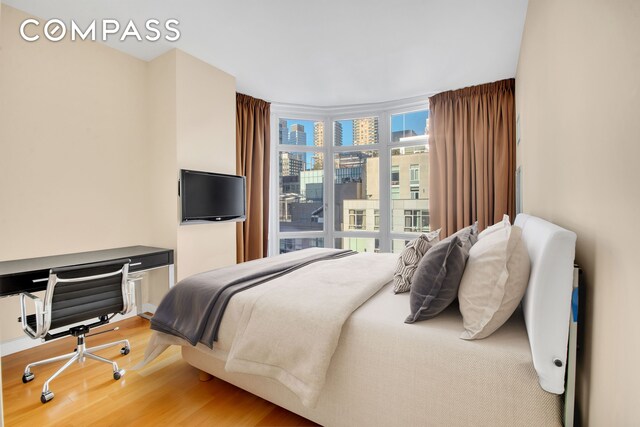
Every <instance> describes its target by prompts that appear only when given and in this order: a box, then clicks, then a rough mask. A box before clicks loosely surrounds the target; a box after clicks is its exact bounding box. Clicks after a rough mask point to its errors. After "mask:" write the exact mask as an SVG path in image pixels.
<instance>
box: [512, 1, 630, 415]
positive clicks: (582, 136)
mask: <svg viewBox="0 0 640 427" xmlns="http://www.w3.org/2000/svg"><path fill="white" fill-rule="evenodd" d="M516 84H517V86H516V107H517V108H516V109H517V114H519V116H520V128H521V135H522V137H521V143H520V145H519V147H518V151H519V152H518V161H519V163H520V164H521V165H522V174H523V190H524V192H523V203H524V210H525V211H526V212H529V213H531V214H534V215H539V216H541V217H543V218H546V219H549V220H551V221H553V222H556V223H558V224H560V225H562V226H564V227H566V228H569V229H571V230H574V231H575V232H576V233H577V234H578V244H577V255H576V257H577V261H578V262H579V263H580V264H581V266H582V268H583V269H584V272H585V275H586V288H587V303H586V323H585V324H584V325H581V327H582V328H584V329H583V330H584V332H585V337H584V338H585V340H584V343H583V346H582V348H581V353H580V356H579V357H580V358H581V360H580V362H579V363H578V405H579V407H580V413H581V417H582V421H583V424H584V425H593V426H631V425H638V423H640V405H638V392H637V387H638V384H640V364H639V363H638V361H639V360H640V328H638V324H637V321H636V317H637V306H638V301H640V286H639V285H638V273H637V265H638V256H637V242H638V240H639V238H640V232H639V231H638V226H637V222H638V216H639V214H640V186H639V185H638V184H639V183H640V168H639V167H638V166H637V164H638V159H640V141H639V138H640V119H639V118H640V2H637V1H635V0H627V1H616V2H613V1H607V0H589V1H581V0H561V1H557V0H556V1H554V0H531V1H530V2H529V8H528V12H527V19H526V25H525V31H524V36H523V40H522V47H521V51H520V60H519V63H518V71H517V78H516Z"/></svg>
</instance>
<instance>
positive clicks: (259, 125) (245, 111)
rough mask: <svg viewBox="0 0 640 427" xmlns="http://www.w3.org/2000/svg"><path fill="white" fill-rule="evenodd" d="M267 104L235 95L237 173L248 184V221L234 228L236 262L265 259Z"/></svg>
mask: <svg viewBox="0 0 640 427" xmlns="http://www.w3.org/2000/svg"><path fill="white" fill-rule="evenodd" d="M270 135H271V134H270V104H269V103H268V102H266V101H263V100H261V99H257V98H253V97H251V96H248V95H243V94H241V93H237V94H236V173H237V174H238V175H243V176H245V177H246V180H247V219H246V220H245V221H244V222H239V223H238V224H237V228H236V242H237V244H236V258H237V262H239V263H240V262H244V261H250V260H252V259H258V258H263V257H265V256H267V245H268V236H269V144H270Z"/></svg>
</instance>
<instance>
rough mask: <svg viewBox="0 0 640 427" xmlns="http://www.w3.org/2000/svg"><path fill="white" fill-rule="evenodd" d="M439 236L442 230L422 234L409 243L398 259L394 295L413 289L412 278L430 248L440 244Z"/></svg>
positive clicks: (394, 277) (394, 279) (394, 278)
mask: <svg viewBox="0 0 640 427" xmlns="http://www.w3.org/2000/svg"><path fill="white" fill-rule="evenodd" d="M439 235H440V230H436V231H432V232H430V233H428V234H422V235H420V236H419V237H418V238H416V239H414V240H412V241H410V242H409V243H407V246H405V248H404V249H403V250H402V253H401V254H400V257H399V258H398V263H397V264H396V271H395V273H394V275H393V292H394V293H396V294H398V293H401V292H409V289H411V278H412V277H413V273H414V272H415V271H416V267H417V266H418V263H419V262H420V260H421V259H422V257H423V256H424V254H426V253H427V251H428V250H429V248H431V247H432V246H433V245H435V244H436V243H438V241H439V240H440V239H439Z"/></svg>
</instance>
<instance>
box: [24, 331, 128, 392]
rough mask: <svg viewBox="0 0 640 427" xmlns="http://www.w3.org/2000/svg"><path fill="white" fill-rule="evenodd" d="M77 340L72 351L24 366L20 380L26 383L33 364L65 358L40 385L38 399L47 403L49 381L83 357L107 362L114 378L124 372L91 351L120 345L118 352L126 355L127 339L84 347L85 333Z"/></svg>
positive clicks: (30, 379)
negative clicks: (40, 391) (58, 367)
mask: <svg viewBox="0 0 640 427" xmlns="http://www.w3.org/2000/svg"><path fill="white" fill-rule="evenodd" d="M77 341H78V343H77V345H76V349H75V351H74V352H73V353H69V354H65V355H62V356H57V357H52V358H50V359H45V360H40V361H38V362H33V363H29V364H28V365H27V366H26V368H24V373H23V374H22V382H23V383H28V382H30V381H32V380H33V379H34V378H35V375H34V374H33V373H32V372H31V368H33V367H35V366H42V365H47V364H49V363H55V362H60V361H62V360H67V362H66V363H65V364H64V365H63V366H62V367H61V368H60V369H58V370H57V371H56V372H55V373H54V374H53V375H51V376H50V377H49V379H47V381H45V383H44V386H43V387H42V395H41V396H40V401H41V402H42V403H47V402H49V401H50V400H51V399H53V392H52V391H51V390H49V383H51V381H53V380H54V379H55V378H56V377H57V376H58V375H60V374H61V373H62V372H64V371H65V370H66V369H67V368H68V367H69V366H71V365H72V364H73V363H74V362H78V363H81V362H84V361H85V359H93V360H97V361H98V362H103V363H108V364H110V365H111V366H112V368H113V379H114V380H119V379H120V378H122V376H123V375H124V374H125V370H124V369H120V368H118V364H117V363H116V362H114V361H113V360H109V359H105V358H104V357H101V356H98V355H96V354H94V353H93V352H95V351H99V350H104V349H105V348H109V347H115V346H118V345H122V346H123V347H122V349H120V353H122V354H123V355H127V354H129V351H130V349H131V346H130V345H129V340H120V341H114V342H110V343H108V344H102V345H98V346H95V347H90V348H86V346H85V343H84V341H85V334H84V333H82V334H79V335H77Z"/></svg>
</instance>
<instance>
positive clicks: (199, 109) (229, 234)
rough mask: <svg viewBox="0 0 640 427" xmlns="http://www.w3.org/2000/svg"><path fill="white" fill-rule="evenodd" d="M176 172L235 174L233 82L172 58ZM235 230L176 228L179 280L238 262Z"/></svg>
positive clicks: (182, 57) (223, 226)
mask: <svg viewBox="0 0 640 427" xmlns="http://www.w3.org/2000/svg"><path fill="white" fill-rule="evenodd" d="M176 64H177V70H176V71H177V78H176V93H177V101H176V105H177V122H176V123H177V147H178V167H179V168H180V169H193V170H204V171H215V172H219V173H227V174H235V171H236V152H235V141H236V83H235V78H234V77H232V76H230V75H229V74H226V73H224V72H222V71H220V70H218V69H216V68H214V67H212V66H210V65H208V64H206V63H204V62H202V61H200V60H199V59H197V58H194V57H193V56H190V55H188V54H186V53H184V52H181V51H177V52H176ZM235 233H236V224H235V223H234V222H228V223H213V224H194V225H185V226H181V227H178V236H177V238H178V246H177V247H178V255H177V257H178V260H177V261H178V265H177V275H178V280H180V279H182V278H185V277H187V276H190V275H192V274H194V273H199V272H202V271H206V270H210V269H212V268H215V267H220V266H223V265H229V264H234V263H235V262H236V251H235V239H236V234H235Z"/></svg>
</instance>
